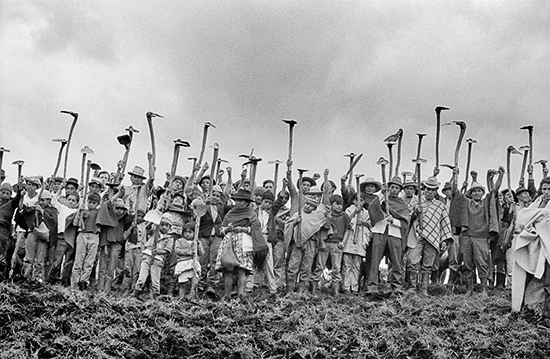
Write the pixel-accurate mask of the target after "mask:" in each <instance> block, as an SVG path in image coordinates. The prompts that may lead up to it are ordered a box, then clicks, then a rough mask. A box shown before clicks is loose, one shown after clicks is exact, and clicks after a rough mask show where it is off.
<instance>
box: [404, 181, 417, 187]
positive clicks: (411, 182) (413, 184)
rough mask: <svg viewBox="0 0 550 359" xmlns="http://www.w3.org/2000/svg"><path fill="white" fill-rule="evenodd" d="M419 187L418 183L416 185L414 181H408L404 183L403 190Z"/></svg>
mask: <svg viewBox="0 0 550 359" xmlns="http://www.w3.org/2000/svg"><path fill="white" fill-rule="evenodd" d="M417 186H418V183H416V182H414V181H407V182H405V183H403V188H407V187H414V188H416V187H417Z"/></svg>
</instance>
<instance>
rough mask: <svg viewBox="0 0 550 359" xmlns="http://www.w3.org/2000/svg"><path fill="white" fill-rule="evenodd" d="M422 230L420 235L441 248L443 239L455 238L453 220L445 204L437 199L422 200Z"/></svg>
mask: <svg viewBox="0 0 550 359" xmlns="http://www.w3.org/2000/svg"><path fill="white" fill-rule="evenodd" d="M421 206H422V215H421V216H422V230H421V231H420V237H422V238H424V239H425V240H427V241H428V242H430V244H431V245H432V246H434V247H435V248H436V249H438V250H439V245H440V244H441V242H442V241H444V240H446V239H448V238H453V234H452V232H451V221H450V219H449V212H448V211H447V207H446V206H445V204H444V203H443V202H441V201H439V200H437V199H433V200H432V201H426V200H423V201H422V204H421Z"/></svg>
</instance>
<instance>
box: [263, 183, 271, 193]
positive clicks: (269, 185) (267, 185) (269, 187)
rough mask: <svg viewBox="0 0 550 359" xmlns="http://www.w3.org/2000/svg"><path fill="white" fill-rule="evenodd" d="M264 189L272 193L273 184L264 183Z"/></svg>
mask: <svg viewBox="0 0 550 359" xmlns="http://www.w3.org/2000/svg"><path fill="white" fill-rule="evenodd" d="M264 188H265V190H266V191H271V192H273V183H271V182H266V183H265V184H264Z"/></svg>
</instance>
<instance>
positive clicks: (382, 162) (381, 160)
mask: <svg viewBox="0 0 550 359" xmlns="http://www.w3.org/2000/svg"><path fill="white" fill-rule="evenodd" d="M388 163H389V162H388V160H387V159H385V158H384V157H380V158H379V159H378V161H376V164H377V165H379V166H380V169H381V170H382V183H383V184H386V166H387V165H388ZM357 190H358V191H359V188H358V189H357Z"/></svg>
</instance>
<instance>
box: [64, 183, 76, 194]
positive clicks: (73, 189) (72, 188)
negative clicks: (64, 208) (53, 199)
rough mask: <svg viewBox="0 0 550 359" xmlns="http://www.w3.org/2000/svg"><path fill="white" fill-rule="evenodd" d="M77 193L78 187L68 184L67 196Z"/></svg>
mask: <svg viewBox="0 0 550 359" xmlns="http://www.w3.org/2000/svg"><path fill="white" fill-rule="evenodd" d="M75 192H76V187H75V185H73V184H68V185H67V186H65V195H69V194H71V193H75Z"/></svg>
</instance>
